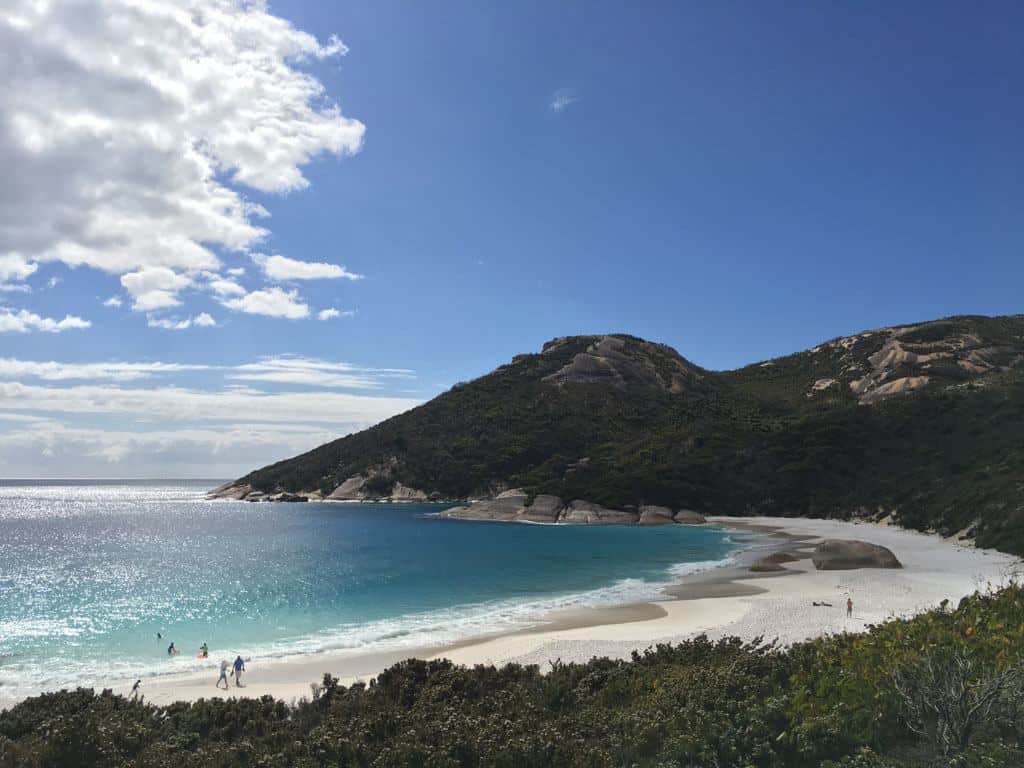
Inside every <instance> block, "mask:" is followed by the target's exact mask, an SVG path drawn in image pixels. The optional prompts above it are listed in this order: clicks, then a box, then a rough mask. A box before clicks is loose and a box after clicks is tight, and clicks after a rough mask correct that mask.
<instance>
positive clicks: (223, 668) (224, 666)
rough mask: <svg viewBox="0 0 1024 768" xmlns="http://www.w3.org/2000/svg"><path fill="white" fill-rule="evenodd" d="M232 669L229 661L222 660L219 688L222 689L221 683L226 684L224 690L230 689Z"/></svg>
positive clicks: (218, 679)
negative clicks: (229, 675) (229, 676)
mask: <svg viewBox="0 0 1024 768" xmlns="http://www.w3.org/2000/svg"><path fill="white" fill-rule="evenodd" d="M230 668H231V664H230V663H229V662H228V660H227V659H221V660H220V677H218V678H217V687H218V688H220V684H221V681H223V682H224V690H225V691H226V690H227V689H228V670H229V669H230Z"/></svg>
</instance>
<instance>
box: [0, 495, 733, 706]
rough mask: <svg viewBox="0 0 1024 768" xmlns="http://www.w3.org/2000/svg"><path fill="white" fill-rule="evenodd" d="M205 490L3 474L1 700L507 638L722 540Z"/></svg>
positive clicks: (677, 571)
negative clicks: (211, 495)
mask: <svg viewBox="0 0 1024 768" xmlns="http://www.w3.org/2000/svg"><path fill="white" fill-rule="evenodd" d="M217 482H218V481H216V480H117V481H111V480H98V479H97V480H81V479H69V478H64V479H52V480H0V525H2V526H3V530H4V532H5V535H4V537H3V539H2V540H0V698H11V699H15V698H20V697H23V696H26V695H32V694H36V693H39V692H41V691H49V690H59V689H61V688H73V687H76V686H79V685H81V686H86V687H94V688H97V689H98V688H103V687H108V686H110V685H114V684H120V683H122V682H123V681H124V680H127V679H129V678H135V677H142V678H152V677H153V676H156V675H171V674H179V673H188V672H195V671H197V670H200V669H205V668H211V669H212V667H213V665H215V664H216V663H217V662H218V661H219V660H220V659H221V658H233V657H234V656H235V655H236V654H241V655H242V656H244V657H245V658H247V659H249V660H250V663H251V664H252V665H253V667H254V669H258V667H259V665H260V663H261V662H264V661H271V660H281V659H286V658H293V657H299V656H305V655H311V654H317V653H323V652H332V653H338V654H351V655H359V654H363V653H374V652H378V651H396V650H404V649H409V650H410V651H413V650H414V649H417V648H424V647H427V646H437V645H444V644H448V643H452V642H455V641H458V640H462V639H465V638H468V637H474V636H479V635H484V634H490V633H495V632H503V631H514V630H516V629H521V628H524V627H528V626H531V625H536V624H538V623H540V622H541V621H542V620H543V619H544V618H545V617H546V616H548V615H549V614H550V613H551V612H553V611H557V610H564V609H574V608H587V607H600V606H609V605H620V604H628V603H635V602H640V601H645V600H651V599H656V598H658V597H660V596H662V590H663V588H664V586H665V585H667V584H669V583H672V582H674V581H676V580H678V578H679V577H680V576H681V575H682V574H684V573H687V572H691V571H695V570H700V569H704V568H708V567H714V566H716V565H720V564H723V563H725V562H727V561H728V560H729V558H730V556H731V554H732V553H734V552H735V551H736V550H737V549H738V548H739V547H738V545H737V544H736V543H735V542H734V541H733V540H732V539H731V538H730V536H729V534H728V533H727V532H726V531H723V530H720V529H716V528H709V527H699V528H698V527H693V526H683V525H675V526H651V527H646V526H570V525H502V524H498V523H488V522H470V521H459V520H446V519H443V518H440V517H437V516H436V513H437V512H439V511H440V510H442V509H444V508H445V506H446V505H444V504H421V503H351V502H346V503H331V502H307V503H301V504H287V503H258V504H250V503H245V502H231V501H208V500H206V499H205V498H204V496H205V492H206V491H208V490H209V489H210V488H212V487H214V485H216V484H217ZM171 642H173V643H174V644H175V647H176V648H177V649H178V650H179V651H180V653H178V654H176V655H173V656H171V655H169V654H168V653H167V648H168V646H169V644H170V643H171ZM203 643H208V644H209V647H210V657H209V659H205V660H204V659H200V658H197V654H198V652H199V646H200V645H201V644H203Z"/></svg>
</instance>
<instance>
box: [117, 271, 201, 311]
mask: <svg viewBox="0 0 1024 768" xmlns="http://www.w3.org/2000/svg"><path fill="white" fill-rule="evenodd" d="M191 284H192V278H190V277H188V276H187V275H179V274H178V273H176V272H175V271H174V270H172V269H168V268H167V267H146V268H144V269H140V270H138V271H137V272H129V273H128V274H127V275H122V276H121V285H123V286H124V289H125V290H126V291H128V293H129V295H131V297H132V309H134V310H135V311H136V312H148V311H151V310H154V309H166V308H167V307H176V306H178V305H179V304H181V302H180V301H179V300H178V291H180V290H182V289H183V288H187V287H189V286H190V285H191Z"/></svg>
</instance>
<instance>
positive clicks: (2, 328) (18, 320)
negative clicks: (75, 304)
mask: <svg viewBox="0 0 1024 768" xmlns="http://www.w3.org/2000/svg"><path fill="white" fill-rule="evenodd" d="M91 325H92V323H90V322H89V321H88V320H83V319H82V318H80V317H77V316H75V315H64V319H63V320H54V319H53V318H52V317H40V316H39V315H37V314H36V313H35V312H29V311H28V310H25V309H21V310H18V311H17V312H15V311H13V310H10V309H3V308H0V333H29V332H30V331H46V332H47V333H60V332H61V331H67V330H71V329H73V328H88V327H89V326H91Z"/></svg>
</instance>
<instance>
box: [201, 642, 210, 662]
mask: <svg viewBox="0 0 1024 768" xmlns="http://www.w3.org/2000/svg"><path fill="white" fill-rule="evenodd" d="M199 650H200V651H202V652H203V658H204V659H208V658H210V646H208V645H207V644H206V643H205V642H204V643H203V644H202V645H200V646H199Z"/></svg>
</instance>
